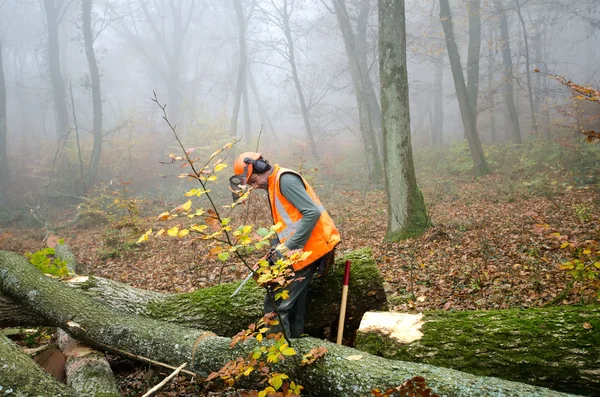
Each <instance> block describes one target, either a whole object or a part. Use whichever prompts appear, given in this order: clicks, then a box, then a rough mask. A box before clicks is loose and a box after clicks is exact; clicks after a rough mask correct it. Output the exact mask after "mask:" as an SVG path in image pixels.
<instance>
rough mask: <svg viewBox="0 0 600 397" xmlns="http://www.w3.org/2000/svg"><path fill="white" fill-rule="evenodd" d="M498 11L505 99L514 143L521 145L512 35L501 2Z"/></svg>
mask: <svg viewBox="0 0 600 397" xmlns="http://www.w3.org/2000/svg"><path fill="white" fill-rule="evenodd" d="M494 4H495V5H496V9H497V10H498V13H499V14H500V40H502V63H503V65H504V98H505V99H506V107H507V108H508V114H509V116H510V121H511V124H512V141H513V143H517V144H520V143H521V141H522V139H521V127H520V125H519V114H518V113H517V108H516V106H515V99H514V97H515V96H514V92H513V64H512V55H511V52H510V35H509V33H508V19H507V18H506V12H505V11H504V8H503V7H502V4H501V3H500V2H499V1H495V2H494Z"/></svg>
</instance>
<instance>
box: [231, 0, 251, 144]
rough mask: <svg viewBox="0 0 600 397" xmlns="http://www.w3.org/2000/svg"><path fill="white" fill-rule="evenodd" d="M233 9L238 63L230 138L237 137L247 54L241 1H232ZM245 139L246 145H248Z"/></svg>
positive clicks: (244, 86)
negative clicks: (235, 20)
mask: <svg viewBox="0 0 600 397" xmlns="http://www.w3.org/2000/svg"><path fill="white" fill-rule="evenodd" d="M233 9H234V10H235V15H236V18H237V23H238V43H239V54H238V55H239V62H238V75H237V82H236V84H235V97H234V99H233V112H232V114H231V136H233V137H236V136H237V135H238V131H237V129H238V127H237V126H238V118H239V114H240V106H241V102H242V96H243V94H244V91H245V90H246V66H247V63H248V53H247V51H246V18H245V17H244V9H243V8H242V1H241V0H233ZM247 139H248V137H246V143H248V140H247Z"/></svg>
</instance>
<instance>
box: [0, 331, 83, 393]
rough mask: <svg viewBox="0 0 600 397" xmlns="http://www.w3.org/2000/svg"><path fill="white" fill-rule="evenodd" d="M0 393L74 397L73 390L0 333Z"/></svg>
mask: <svg viewBox="0 0 600 397" xmlns="http://www.w3.org/2000/svg"><path fill="white" fill-rule="evenodd" d="M19 393H20V394H19ZM0 395H3V396H9V395H15V396H19V395H23V396H36V397H38V396H39V397H55V396H65V397H66V396H69V397H75V392H74V391H73V389H70V388H68V387H67V386H65V385H63V384H62V383H59V382H57V381H56V380H55V379H54V378H53V377H52V376H51V375H50V374H48V373H46V372H45V371H44V370H43V369H42V367H40V366H39V365H37V364H36V363H35V362H33V360H32V359H31V358H30V357H29V356H28V355H26V354H25V353H23V352H21V351H20V350H19V348H18V347H17V346H16V345H15V344H14V343H13V342H12V341H11V340H10V339H8V338H7V337H5V336H3V335H0Z"/></svg>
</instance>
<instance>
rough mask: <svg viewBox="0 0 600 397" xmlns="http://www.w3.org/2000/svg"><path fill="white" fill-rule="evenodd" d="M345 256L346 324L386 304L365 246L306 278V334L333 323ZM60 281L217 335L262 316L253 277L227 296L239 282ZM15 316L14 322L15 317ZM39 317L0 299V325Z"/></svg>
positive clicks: (107, 301)
mask: <svg viewBox="0 0 600 397" xmlns="http://www.w3.org/2000/svg"><path fill="white" fill-rule="evenodd" d="M57 247H58V246H57ZM346 259H348V260H351V261H352V274H351V277H350V291H351V293H350V295H349V299H348V306H347V316H346V328H347V329H350V330H355V329H357V328H358V325H359V324H360V319H361V318H362V315H363V314H364V313H365V312H367V311H369V310H385V309H386V308H387V301H386V295H385V291H384V289H383V278H382V276H381V274H380V273H379V270H378V269H377V266H376V264H375V260H374V259H373V257H372V255H371V252H370V251H369V250H368V249H363V250H359V251H354V252H351V253H349V254H348V255H346V256H345V257H344V258H342V259H339V260H338V264H339V265H338V266H336V267H335V269H333V270H332V271H331V272H330V273H329V274H328V275H326V276H324V277H322V278H319V279H316V280H314V281H313V282H312V283H311V286H310V289H309V297H308V306H307V315H306V325H305V329H306V332H307V333H308V334H310V335H314V336H321V335H322V333H323V329H324V328H325V327H329V326H331V325H332V324H336V323H337V316H338V313H339V307H340V302H341V296H342V283H343V271H344V266H342V265H341V264H342V263H343V262H344V261H345V260H346ZM65 283H66V284H68V285H70V286H72V287H74V288H78V289H81V290H82V291H83V292H84V293H85V294H86V295H87V296H89V297H91V298H93V299H95V300H96V301H97V302H100V303H102V304H104V305H107V306H109V307H111V308H112V309H115V310H118V311H120V312H122V313H130V314H138V315H141V316H145V317H149V318H154V319H160V320H164V321H168V322H172V323H177V324H180V325H185V326H189V327H194V328H200V329H204V330H207V331H211V332H214V333H217V334H218V335H223V336H232V335H235V334H236V333H237V332H239V330H240V329H243V328H245V327H246V326H247V325H248V324H251V323H253V322H255V321H256V320H257V319H259V318H260V317H262V314H263V302H264V296H265V292H264V289H262V288H260V287H259V286H258V285H257V284H256V283H255V282H254V281H253V280H251V281H250V282H249V283H248V284H247V285H246V286H245V287H244V288H243V289H242V290H241V291H240V292H239V294H238V295H236V296H235V297H233V298H230V296H231V294H232V293H233V292H234V291H235V289H236V288H237V287H238V286H239V282H237V283H228V284H221V285H217V286H214V287H208V288H202V289H199V290H197V291H194V292H191V293H186V294H174V295H168V294H160V293H157V292H152V291H146V290H142V289H138V288H133V287H130V286H128V285H126V284H123V283H119V282H116V281H112V280H108V279H103V278H100V277H93V276H90V277H74V278H72V279H70V280H66V281H65ZM3 303H4V305H3ZM17 315H18V316H17ZM15 319H17V320H19V321H20V322H18V323H17V322H15ZM45 322H46V320H44V319H42V318H39V317H36V316H31V315H30V314H29V313H28V312H27V311H26V310H25V311H24V310H23V309H22V308H19V307H18V305H15V304H12V305H10V304H9V303H7V302H6V301H4V302H3V301H2V300H0V327H14V326H41V325H49V324H47V323H45Z"/></svg>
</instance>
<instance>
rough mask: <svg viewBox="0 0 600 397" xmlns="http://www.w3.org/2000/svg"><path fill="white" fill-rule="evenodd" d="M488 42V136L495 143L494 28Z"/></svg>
mask: <svg viewBox="0 0 600 397" xmlns="http://www.w3.org/2000/svg"><path fill="white" fill-rule="evenodd" d="M489 35H490V42H489V43H488V76H487V89H488V101H489V107H490V110H489V112H490V138H491V140H492V143H496V142H497V140H498V137H497V136H496V135H497V133H496V100H495V98H494V69H495V68H496V58H495V57H494V46H495V42H494V30H493V29H492V28H490V30H489Z"/></svg>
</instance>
